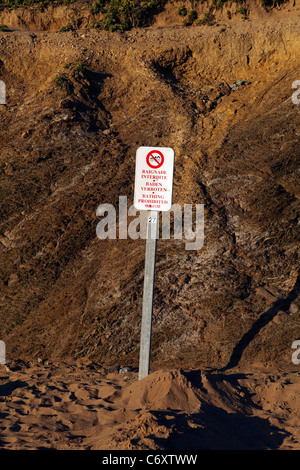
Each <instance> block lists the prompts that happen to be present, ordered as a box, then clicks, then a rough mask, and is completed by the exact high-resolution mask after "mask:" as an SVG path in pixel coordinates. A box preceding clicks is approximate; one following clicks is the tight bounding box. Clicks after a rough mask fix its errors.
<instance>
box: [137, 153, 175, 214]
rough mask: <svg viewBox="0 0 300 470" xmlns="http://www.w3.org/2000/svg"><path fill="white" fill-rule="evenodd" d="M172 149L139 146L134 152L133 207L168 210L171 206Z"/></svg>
mask: <svg viewBox="0 0 300 470" xmlns="http://www.w3.org/2000/svg"><path fill="white" fill-rule="evenodd" d="M173 172H174V150H173V149H172V148H170V147H139V148H138V149H137V152H136V166H135V187H134V207H135V208H136V209H137V210H156V211H168V210H170V209H171V206H172V190H173Z"/></svg>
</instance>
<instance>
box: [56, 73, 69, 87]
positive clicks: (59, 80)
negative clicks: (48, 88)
mask: <svg viewBox="0 0 300 470" xmlns="http://www.w3.org/2000/svg"><path fill="white" fill-rule="evenodd" d="M54 82H55V83H56V85H58V86H60V87H61V88H62V87H63V86H64V85H65V84H66V82H67V79H66V77H64V76H63V75H56V77H55V78H54Z"/></svg>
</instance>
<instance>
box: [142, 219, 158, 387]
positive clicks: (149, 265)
mask: <svg viewBox="0 0 300 470" xmlns="http://www.w3.org/2000/svg"><path fill="white" fill-rule="evenodd" d="M157 235H158V211H148V214H147V239H146V256H145V275H144V292H143V311H142V326H141V342H140V362H139V380H141V379H143V378H144V377H146V376H147V375H148V374H149V370H150V346H151V330H152V310H153V289H154V271H155V255H156V240H157Z"/></svg>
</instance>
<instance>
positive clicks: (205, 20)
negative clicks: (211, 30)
mask: <svg viewBox="0 0 300 470" xmlns="http://www.w3.org/2000/svg"><path fill="white" fill-rule="evenodd" d="M214 21H215V15H214V14H213V8H212V7H209V9H208V11H207V12H206V13H204V15H203V17H202V18H199V19H198V20H197V22H196V24H198V25H208V26H212V25H213V24H214Z"/></svg>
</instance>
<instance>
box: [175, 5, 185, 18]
mask: <svg viewBox="0 0 300 470" xmlns="http://www.w3.org/2000/svg"><path fill="white" fill-rule="evenodd" d="M177 13H178V15H179V16H186V15H187V9H186V7H185V6H181V7H178V9H177Z"/></svg>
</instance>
